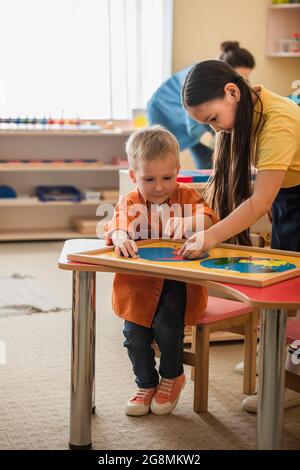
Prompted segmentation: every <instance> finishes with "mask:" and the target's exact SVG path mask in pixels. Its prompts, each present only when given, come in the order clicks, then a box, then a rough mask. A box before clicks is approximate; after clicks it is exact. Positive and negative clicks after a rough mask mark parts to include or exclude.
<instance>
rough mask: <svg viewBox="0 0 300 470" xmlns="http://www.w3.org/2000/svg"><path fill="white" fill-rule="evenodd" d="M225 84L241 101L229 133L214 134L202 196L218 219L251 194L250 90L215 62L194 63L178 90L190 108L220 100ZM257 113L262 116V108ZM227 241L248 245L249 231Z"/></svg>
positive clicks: (238, 78) (251, 116)
mask: <svg viewBox="0 0 300 470" xmlns="http://www.w3.org/2000/svg"><path fill="white" fill-rule="evenodd" d="M227 83H235V84H236V86H237V87H238V88H239V90H240V94H241V98H240V101H239V103H238V106H237V111H236V117H235V123H234V129H233V132H232V133H226V132H220V133H218V134H219V136H218V139H217V143H216V148H215V152H214V156H213V169H214V171H213V176H212V178H211V180H210V183H209V186H208V190H207V193H206V195H208V197H209V200H210V203H211V205H212V207H213V209H214V210H215V211H216V212H217V214H218V215H219V217H220V219H224V218H225V217H227V216H228V215H229V214H230V213H231V212H232V211H233V210H234V209H235V208H236V207H238V206H239V205H240V204H241V203H242V202H243V201H245V200H246V199H248V198H249V197H250V195H251V153H252V147H253V145H252V139H253V138H254V135H255V134H256V131H257V128H258V127H259V124H260V122H259V123H258V126H257V128H256V129H255V132H254V134H253V131H252V120H253V109H254V105H253V100H252V94H251V93H252V90H251V88H250V87H249V86H248V85H247V83H246V82H245V80H244V79H243V78H242V77H241V76H240V75H239V74H238V73H237V72H236V71H235V70H234V69H233V68H232V67H231V66H230V65H228V64H226V63H225V62H222V61H219V60H207V61H204V62H200V63H198V64H196V65H195V66H194V67H193V68H192V69H191V70H190V71H189V73H188V75H187V77H186V79H185V82H184V85H183V88H182V103H183V106H184V107H194V106H198V105H200V104H202V103H205V102H208V101H211V100H215V99H222V98H224V95H225V92H224V87H225V85H226V84H227ZM257 96H258V95H257ZM258 98H259V97H258ZM260 103H261V101H260ZM260 114H262V105H261V112H260ZM228 241H229V242H232V243H239V244H244V245H250V244H251V243H250V239H249V229H247V230H245V231H244V232H241V233H239V234H237V235H236V236H234V237H233V238H232V239H231V240H228Z"/></svg>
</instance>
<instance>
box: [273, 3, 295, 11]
mask: <svg viewBox="0 0 300 470" xmlns="http://www.w3.org/2000/svg"><path fill="white" fill-rule="evenodd" d="M295 8H300V3H282V4H280V5H279V4H278V5H270V6H269V10H289V9H290V10H293V9H295Z"/></svg>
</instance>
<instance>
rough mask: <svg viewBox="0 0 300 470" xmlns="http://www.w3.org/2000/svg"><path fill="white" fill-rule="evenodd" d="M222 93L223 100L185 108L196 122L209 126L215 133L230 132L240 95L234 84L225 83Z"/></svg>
mask: <svg viewBox="0 0 300 470" xmlns="http://www.w3.org/2000/svg"><path fill="white" fill-rule="evenodd" d="M224 92H225V95H224V98H221V99H215V100H211V101H207V102H205V103H202V104H199V105H198V106H193V107H187V111H188V113H189V114H190V115H191V116H192V118H193V119H195V120H196V121H199V122H202V123H203V124H209V125H210V126H211V127H212V128H213V129H214V130H215V131H216V132H220V131H224V132H232V131H233V129H234V124H235V117H236V112H237V107H238V103H239V101H240V98H241V94H240V90H239V88H238V87H237V86H236V85H235V84H234V83H227V84H226V85H225V87H224Z"/></svg>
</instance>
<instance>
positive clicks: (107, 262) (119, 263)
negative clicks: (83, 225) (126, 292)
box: [68, 239, 300, 287]
mask: <svg viewBox="0 0 300 470" xmlns="http://www.w3.org/2000/svg"><path fill="white" fill-rule="evenodd" d="M158 243H160V244H162V245H163V246H166V245H170V247H175V245H178V244H183V243H184V240H163V239H161V240H157V239H152V240H141V241H138V242H137V245H138V246H139V247H149V246H151V245H156V247H157V244H158ZM216 250H221V252H222V251H224V256H232V257H233V256H243V255H242V253H244V252H246V254H248V253H249V256H250V253H251V256H257V257H261V258H264V257H266V255H268V254H269V255H270V257H271V258H274V259H278V258H280V259H282V260H286V261H287V262H289V263H294V264H296V266H297V267H296V268H295V269H292V270H288V271H284V272H276V273H274V272H273V273H251V274H244V273H238V272H236V271H228V272H226V271H223V270H220V271H219V270H217V269H214V268H211V269H207V268H203V267H201V268H199V266H198V265H197V270H196V269H193V268H192V264H191V263H193V262H197V263H200V261H201V260H187V261H186V262H185V261H184V262H180V263H175V262H173V261H172V262H167V261H166V262H165V261H163V262H155V261H147V260H144V259H133V258H124V257H121V256H118V255H115V253H114V247H107V248H102V249H99V250H93V251H86V252H81V253H75V254H71V255H68V260H70V261H73V262H74V261H75V262H79V263H88V264H97V265H102V266H109V267H111V268H117V269H116V271H118V272H120V271H121V272H122V270H123V269H124V272H126V273H128V274H130V273H131V274H134V275H144V276H146V275H149V276H151V275H154V274H155V275H160V277H165V278H168V276H170V278H174V277H177V278H180V277H182V278H184V280H185V282H191V283H193V282H195V281H197V280H199V279H204V280H212V281H217V282H229V283H234V284H242V285H248V286H254V287H265V286H268V285H272V284H276V283H277V282H280V281H284V280H287V279H291V278H293V277H297V276H300V253H298V252H291V251H282V250H272V249H265V248H256V247H255V248H254V247H248V246H239V245H230V244H225V243H223V244H221V245H218V246H217V247H215V248H213V249H212V250H211V252H210V253H211V258H215V257H216V256H214V252H215V251H216ZM228 252H230V255H228ZM112 253H113V254H114V256H112ZM246 254H244V256H246ZM106 255H108V256H106ZM262 255H263V256H262ZM221 257H222V256H221ZM183 263H184V266H183ZM187 263H189V264H190V265H191V267H190V268H189V267H187V266H186V264H187ZM194 266H195V264H194Z"/></svg>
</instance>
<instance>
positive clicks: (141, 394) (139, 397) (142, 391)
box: [132, 388, 152, 401]
mask: <svg viewBox="0 0 300 470" xmlns="http://www.w3.org/2000/svg"><path fill="white" fill-rule="evenodd" d="M151 390H152V389H151V388H139V389H138V391H137V392H136V394H135V395H134V397H133V398H132V401H143V400H144V399H145V398H147V396H148V395H149V393H150V392H151Z"/></svg>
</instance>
